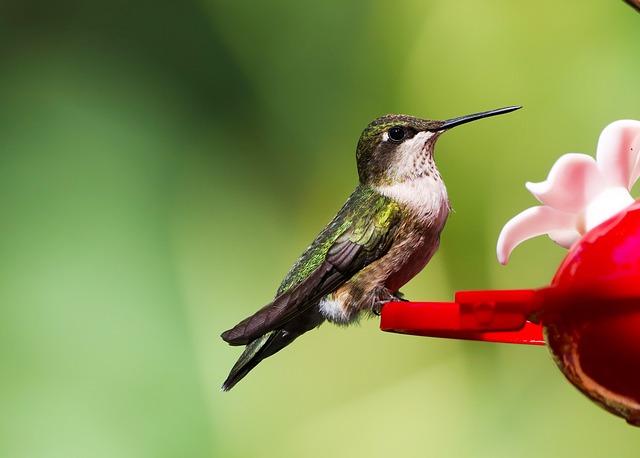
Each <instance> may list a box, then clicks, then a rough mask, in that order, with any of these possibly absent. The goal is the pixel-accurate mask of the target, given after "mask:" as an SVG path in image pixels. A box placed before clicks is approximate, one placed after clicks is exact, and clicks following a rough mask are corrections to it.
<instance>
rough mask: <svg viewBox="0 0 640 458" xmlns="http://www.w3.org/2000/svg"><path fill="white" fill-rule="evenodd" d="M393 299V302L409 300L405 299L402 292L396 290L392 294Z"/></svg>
mask: <svg viewBox="0 0 640 458" xmlns="http://www.w3.org/2000/svg"><path fill="white" fill-rule="evenodd" d="M393 299H394V300H393V302H409V299H405V298H404V294H402V293H401V292H400V291H396V293H395V294H394V295H393Z"/></svg>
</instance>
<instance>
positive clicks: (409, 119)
mask: <svg viewBox="0 0 640 458" xmlns="http://www.w3.org/2000/svg"><path fill="white" fill-rule="evenodd" d="M519 108H520V107H507V108H500V109H497V110H491V111H484V112H482V113H476V114H472V115H467V116H462V117H459V118H453V119H448V120H446V121H434V120H429V119H420V118H414V117H413V116H406V115H386V116H382V117H380V118H378V119H376V120H374V121H372V122H371V123H370V124H369V125H368V126H367V127H366V128H365V129H364V131H363V132H362V135H361V136H360V141H359V142H358V148H357V150H356V161H357V163H358V176H359V177H360V182H361V183H363V184H369V185H372V186H379V185H389V184H394V183H402V182H404V181H408V180H412V179H416V178H420V177H425V176H432V177H433V178H434V179H440V174H439V172H438V169H437V167H436V164H435V161H434V158H433V149H434V146H435V143H436V140H437V139H438V137H439V136H440V135H441V134H442V133H443V132H445V131H446V130H449V129H451V128H452V127H455V126H458V125H460V124H464V123H467V122H470V121H475V120H476V119H481V118H486V117H488V116H495V115H498V114H503V113H508V112H510V111H514V110H517V109H519Z"/></svg>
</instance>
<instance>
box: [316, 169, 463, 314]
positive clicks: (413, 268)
mask: <svg viewBox="0 0 640 458" xmlns="http://www.w3.org/2000/svg"><path fill="white" fill-rule="evenodd" d="M427 178H428V177H427ZM378 191H379V192H381V193H382V194H385V195H387V196H389V197H392V198H394V199H395V200H396V201H397V202H398V204H399V205H400V206H401V207H402V208H403V210H404V212H405V216H403V219H402V222H401V224H400V226H399V227H398V229H397V231H396V233H395V235H394V240H393V243H392V245H391V247H390V248H389V250H388V251H387V253H386V254H385V255H384V256H382V257H381V258H379V259H377V260H376V261H374V262H372V263H371V264H369V265H368V266H367V267H365V268H364V269H362V270H361V271H360V272H358V273H357V274H356V275H354V276H353V277H352V278H351V279H350V280H349V281H347V282H346V283H345V284H344V285H342V286H341V287H340V288H338V289H337V290H336V291H335V292H334V293H333V294H332V295H331V297H330V298H327V299H325V300H324V301H323V302H322V303H321V304H320V306H321V309H322V311H323V313H324V314H325V316H326V317H327V319H329V320H330V321H333V322H337V323H349V322H351V321H353V320H355V319H357V317H358V315H359V314H360V313H361V312H363V311H370V310H371V308H372V306H373V305H375V304H376V303H380V302H387V301H389V300H393V295H394V294H395V293H397V292H398V290H399V289H400V288H401V287H402V286H404V285H405V284H406V283H407V282H408V281H409V280H411V279H412V278H413V277H415V276H416V275H417V274H418V273H419V272H420V271H421V270H422V269H423V268H424V267H425V266H426V265H427V263H428V262H429V260H431V258H432V257H433V255H434V254H435V252H436V251H437V250H438V246H439V244H440V233H441V232H442V229H443V228H444V225H445V223H446V220H447V217H448V216H449V212H450V205H449V198H448V196H447V192H446V188H445V186H444V183H443V182H442V180H441V179H439V175H438V178H437V179H436V180H434V179H433V178H431V179H429V180H428V181H427V179H424V181H423V180H421V181H420V182H417V183H402V184H398V185H392V186H388V187H386V188H379V189H378Z"/></svg>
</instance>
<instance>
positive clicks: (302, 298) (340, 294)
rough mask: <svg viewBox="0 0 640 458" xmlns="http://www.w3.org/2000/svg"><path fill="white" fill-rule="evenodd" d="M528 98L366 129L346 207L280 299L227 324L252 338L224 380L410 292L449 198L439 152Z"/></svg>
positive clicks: (227, 336) (230, 335)
mask: <svg viewBox="0 0 640 458" xmlns="http://www.w3.org/2000/svg"><path fill="white" fill-rule="evenodd" d="M519 108H521V107H519V106H511V107H505V108H499V109H496V110H490V111H484V112H481V113H475V114H471V115H467V116H461V117H458V118H453V119H448V120H446V121H436V120H428V119H420V118H415V117H413V116H407V115H391V114H389V115H386V116H382V117H380V118H378V119H375V120H374V121H372V122H371V123H370V124H369V125H368V126H367V127H366V128H365V129H364V131H363V132H362V134H361V136H360V140H359V141H358V145H357V149H356V163H357V168H358V178H359V183H358V185H357V187H356V189H355V190H354V191H353V193H352V194H351V196H350V197H349V199H348V200H347V202H346V203H345V204H344V205H343V206H342V208H341V209H340V211H338V214H337V215H336V216H335V217H334V218H333V219H332V220H331V222H329V224H328V225H327V226H326V227H325V228H324V229H323V230H322V231H321V232H320V234H319V235H318V236H317V237H316V239H315V240H314V241H313V243H311V245H310V246H309V247H308V248H307V249H306V250H305V251H304V252H303V253H302V255H301V256H300V258H299V259H298V260H297V261H296V262H295V264H294V265H293V267H292V268H291V270H290V271H289V273H288V274H287V275H286V277H285V278H284V280H283V281H282V284H281V285H280V287H279V288H278V291H277V292H276V295H275V298H274V299H273V301H272V302H270V303H269V304H267V305H266V306H264V307H263V308H261V309H260V310H258V311H257V312H256V313H255V314H253V315H251V316H250V317H248V318H246V319H244V320H242V321H241V322H240V323H238V324H237V325H236V326H234V327H233V328H231V329H229V330H228V331H225V332H224V333H222V336H221V337H222V339H223V340H225V341H226V342H227V343H229V344H230V345H245V346H246V347H245V349H244V352H243V353H242V354H241V355H240V358H239V359H238V361H237V362H236V363H235V365H234V366H233V368H232V369H231V372H230V374H229V376H228V377H227V379H226V380H225V382H224V383H223V385H222V391H228V390H230V389H231V388H233V386H235V384H236V383H238V382H239V381H240V380H241V379H242V378H244V377H245V376H246V375H247V374H248V373H249V371H251V370H252V369H253V368H254V367H255V366H256V365H257V364H258V363H260V361H262V360H263V359H265V358H267V357H269V356H272V355H273V354H275V353H277V352H278V351H280V350H282V349H283V348H284V347H286V346H287V345H289V344H290V343H291V342H293V341H294V340H295V339H297V338H298V337H299V336H301V335H302V334H304V333H305V332H307V331H310V330H311V329H314V328H316V327H318V326H320V325H321V324H322V323H323V322H325V321H329V322H332V323H334V324H338V325H348V324H350V323H354V322H356V321H358V320H359V318H360V317H361V316H363V315H369V316H372V315H379V314H380V313H381V310H382V307H383V305H384V304H385V303H387V302H391V301H400V300H404V298H403V295H402V293H400V291H399V290H400V288H401V287H402V286H404V285H405V284H406V283H407V282H408V281H409V280H411V279H412V278H413V277H414V276H415V275H417V274H418V273H419V272H420V271H421V270H422V269H423V268H424V267H425V266H426V265H427V263H428V262H429V260H431V257H432V256H433V255H434V254H435V252H436V250H437V249H438V246H439V244H440V233H441V232H442V229H443V228H444V226H445V223H446V221H447V217H448V216H449V212H450V211H451V206H450V203H449V197H448V195H447V189H446V187H445V184H444V181H443V180H442V176H441V175H440V172H439V171H438V168H437V167H436V163H435V160H434V146H435V143H436V140H437V139H438V138H439V137H440V135H441V134H442V133H444V132H445V131H447V130H449V129H451V128H453V127H455V126H459V125H461V124H465V123H467V122H470V121H475V120H477V119H482V118H486V117H489V116H495V115H500V114H503V113H509V112H511V111H514V110H517V109H519Z"/></svg>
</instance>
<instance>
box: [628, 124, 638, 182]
mask: <svg viewBox="0 0 640 458" xmlns="http://www.w3.org/2000/svg"><path fill="white" fill-rule="evenodd" d="M631 152H632V156H634V155H635V157H636V163H635V164H634V165H633V169H632V172H631V179H630V180H629V186H628V187H627V188H628V189H631V187H632V186H633V185H634V184H635V182H636V181H638V178H640V132H638V135H636V137H635V138H634V139H633V141H632V142H631ZM632 162H633V159H632Z"/></svg>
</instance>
